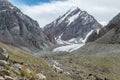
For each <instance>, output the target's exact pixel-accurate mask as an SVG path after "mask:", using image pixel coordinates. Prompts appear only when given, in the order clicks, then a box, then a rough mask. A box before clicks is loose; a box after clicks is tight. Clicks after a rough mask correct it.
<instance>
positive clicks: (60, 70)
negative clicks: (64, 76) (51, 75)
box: [53, 65, 63, 73]
mask: <svg viewBox="0 0 120 80" xmlns="http://www.w3.org/2000/svg"><path fill="white" fill-rule="evenodd" d="M53 68H54V69H55V72H57V73H63V69H61V68H60V67H57V66H56V65H53Z"/></svg>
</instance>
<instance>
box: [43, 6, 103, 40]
mask: <svg viewBox="0 0 120 80" xmlns="http://www.w3.org/2000/svg"><path fill="white" fill-rule="evenodd" d="M101 28H102V26H101V25H100V24H99V23H98V22H97V21H96V19H95V18H94V17H93V16H91V15H89V14H88V13H87V12H86V11H81V10H80V9H79V8H74V9H71V10H69V11H68V12H67V13H66V14H64V15H63V16H61V17H59V18H57V19H56V20H55V21H53V22H52V23H50V24H48V25H46V26H45V27H44V33H46V34H47V35H48V36H51V35H52V36H53V37H54V39H57V38H61V40H63V41H68V40H70V39H73V38H79V39H81V40H84V39H86V37H87V35H88V34H92V33H96V34H97V33H98V32H99V30H100V29H101ZM86 41H87V40H86ZM86 41H85V42H86Z"/></svg>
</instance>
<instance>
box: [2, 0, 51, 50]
mask: <svg viewBox="0 0 120 80" xmlns="http://www.w3.org/2000/svg"><path fill="white" fill-rule="evenodd" d="M0 41H2V42H4V43H8V44H13V45H16V46H19V47H22V48H24V49H27V50H31V51H33V52H38V51H41V50H48V49H50V46H51V43H50V42H49V39H48V38H47V37H46V35H45V34H44V33H43V32H42V30H41V28H40V27H39V25H38V23H37V21H35V20H33V19H31V18H30V17H28V16H27V15H24V14H23V13H22V12H21V11H20V10H19V9H18V8H17V7H15V6H13V5H12V4H11V3H10V2H8V0H0Z"/></svg>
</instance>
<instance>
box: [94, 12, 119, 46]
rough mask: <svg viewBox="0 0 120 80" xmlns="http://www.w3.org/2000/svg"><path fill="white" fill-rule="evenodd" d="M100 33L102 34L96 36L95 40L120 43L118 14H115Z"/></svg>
mask: <svg viewBox="0 0 120 80" xmlns="http://www.w3.org/2000/svg"><path fill="white" fill-rule="evenodd" d="M101 33H102V34H103V36H102V37H100V38H98V39H97V40H96V41H95V42H99V43H110V44H111V43H112V44H115V43H117V44H118V43H120V14H118V15H117V16H115V17H114V18H113V19H112V20H111V21H110V22H109V24H108V25H107V26H106V27H105V28H104V30H103V31H102V32H101Z"/></svg>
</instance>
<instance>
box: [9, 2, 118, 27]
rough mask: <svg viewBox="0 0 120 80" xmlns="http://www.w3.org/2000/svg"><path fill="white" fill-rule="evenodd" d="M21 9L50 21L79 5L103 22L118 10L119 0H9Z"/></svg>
mask: <svg viewBox="0 0 120 80" xmlns="http://www.w3.org/2000/svg"><path fill="white" fill-rule="evenodd" d="M10 1H11V2H12V3H13V4H14V5H16V6H17V7H19V8H20V9H21V11H22V12H23V13H25V14H27V15H29V16H30V17H32V18H33V19H35V20H37V21H38V22H39V25H40V26H41V27H43V26H45V25H46V24H48V23H50V22H52V21H53V20H55V19H56V18H58V17H59V16H60V15H63V14H64V13H66V12H67V11H68V10H69V9H71V8H72V7H79V8H80V9H81V10H85V11H87V12H88V13H89V14H91V15H93V16H94V17H95V18H96V19H97V20H98V21H99V22H100V23H102V24H104V23H107V22H108V21H109V20H111V19H112V18H113V17H114V16H115V15H117V14H118V13H119V12H120V0H10Z"/></svg>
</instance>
